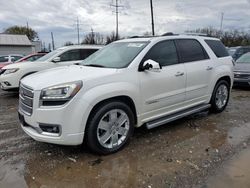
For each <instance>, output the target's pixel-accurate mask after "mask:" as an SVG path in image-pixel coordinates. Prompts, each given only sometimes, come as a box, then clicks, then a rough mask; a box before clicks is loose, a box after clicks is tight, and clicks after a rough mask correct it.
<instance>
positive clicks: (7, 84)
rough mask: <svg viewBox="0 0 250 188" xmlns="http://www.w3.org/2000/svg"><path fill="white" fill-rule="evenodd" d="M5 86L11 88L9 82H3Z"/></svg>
mask: <svg viewBox="0 0 250 188" xmlns="http://www.w3.org/2000/svg"><path fill="white" fill-rule="evenodd" d="M3 83H4V84H5V85H6V86H11V84H10V83H9V82H3Z"/></svg>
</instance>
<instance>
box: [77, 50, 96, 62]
mask: <svg viewBox="0 0 250 188" xmlns="http://www.w3.org/2000/svg"><path fill="white" fill-rule="evenodd" d="M97 50H98V49H81V59H82V60H84V59H86V58H87V57H89V56H90V55H91V54H93V53H95V52H96V51H97Z"/></svg>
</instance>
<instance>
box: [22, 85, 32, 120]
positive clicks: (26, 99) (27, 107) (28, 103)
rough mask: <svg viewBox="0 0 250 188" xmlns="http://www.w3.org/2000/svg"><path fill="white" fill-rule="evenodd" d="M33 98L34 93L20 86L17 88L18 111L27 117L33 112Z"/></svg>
mask: <svg viewBox="0 0 250 188" xmlns="http://www.w3.org/2000/svg"><path fill="white" fill-rule="evenodd" d="M33 97H34V92H33V90H32V89H30V88H28V87H26V86H24V85H20V88H19V109H20V110H21V111H22V112H23V113H25V114H27V115H29V116H30V115H32V112H33Z"/></svg>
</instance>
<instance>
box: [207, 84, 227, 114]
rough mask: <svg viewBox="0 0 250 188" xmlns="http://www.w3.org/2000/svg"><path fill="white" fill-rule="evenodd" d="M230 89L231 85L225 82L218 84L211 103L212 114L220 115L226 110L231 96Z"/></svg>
mask: <svg viewBox="0 0 250 188" xmlns="http://www.w3.org/2000/svg"><path fill="white" fill-rule="evenodd" d="M229 88H230V87H229V84H228V82H227V81H225V80H221V81H219V82H218V83H217V84H216V86H215V88H214V91H213V95H212V98H211V101H210V104H211V111H212V112H215V113H220V112H222V111H223V110H224V109H225V108H226V106H227V104H228V100H229V94H230V89H229Z"/></svg>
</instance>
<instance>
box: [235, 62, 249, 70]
mask: <svg viewBox="0 0 250 188" xmlns="http://www.w3.org/2000/svg"><path fill="white" fill-rule="evenodd" d="M234 71H241V72H250V63H236V64H235V66H234Z"/></svg>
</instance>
